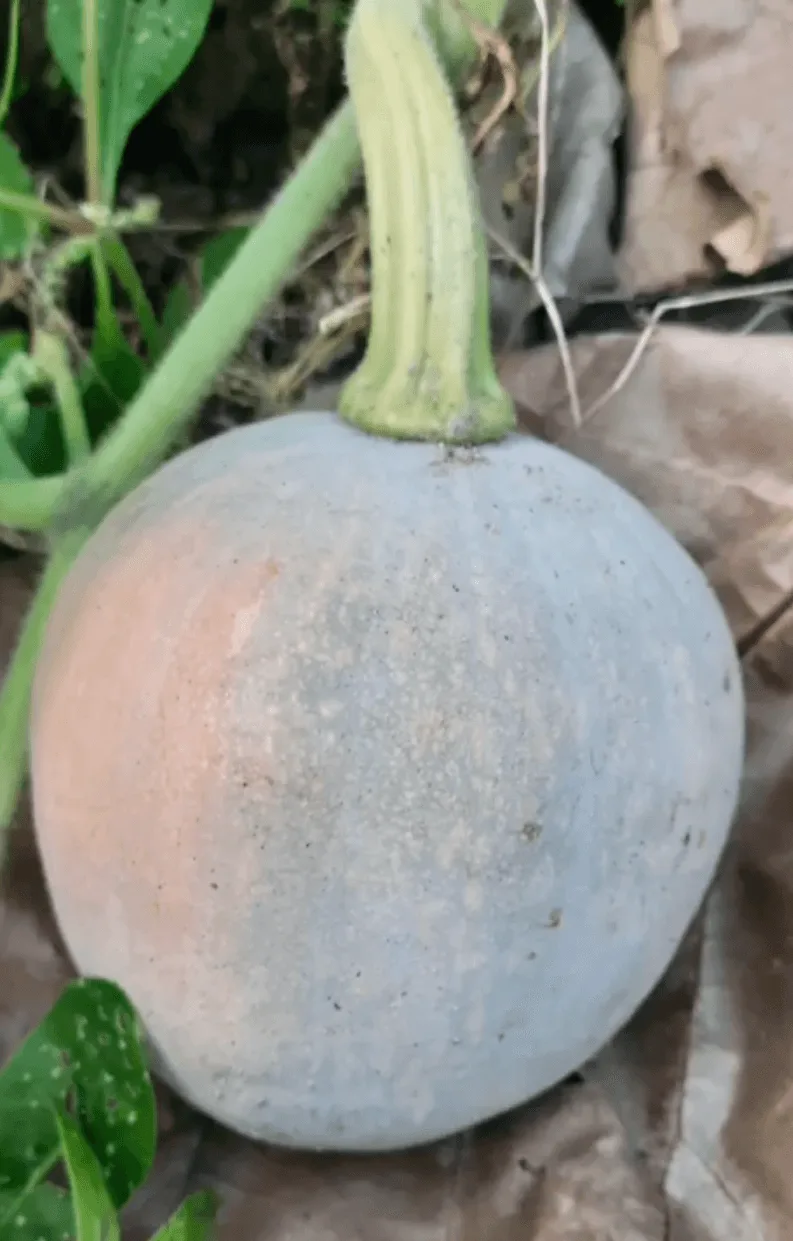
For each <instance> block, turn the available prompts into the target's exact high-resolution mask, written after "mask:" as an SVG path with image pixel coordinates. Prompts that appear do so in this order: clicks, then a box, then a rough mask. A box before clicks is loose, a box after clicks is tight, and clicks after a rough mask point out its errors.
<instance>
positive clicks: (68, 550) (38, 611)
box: [0, 530, 89, 863]
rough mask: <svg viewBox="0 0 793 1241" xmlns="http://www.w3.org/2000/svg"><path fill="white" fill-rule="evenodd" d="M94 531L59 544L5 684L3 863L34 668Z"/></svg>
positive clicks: (0, 809) (0, 734)
mask: <svg viewBox="0 0 793 1241" xmlns="http://www.w3.org/2000/svg"><path fill="white" fill-rule="evenodd" d="M88 533H89V531H87V530H86V531H79V532H78V531H73V532H72V533H71V534H70V535H69V536H68V537H67V538H65V539H63V540H62V541H60V542H59V543H58V544H56V546H55V548H54V549H53V552H52V554H51V556H50V559H49V562H48V564H47V567H46V569H45V570H44V575H43V577H42V579H41V582H40V583H39V587H38V591H37V592H36V597H35V599H34V600H33V604H32V606H31V608H30V610H29V612H28V614H27V617H26V619H25V622H24V625H23V627H22V633H21V635H20V637H19V641H18V642H17V646H16V650H15V651H14V655H13V658H12V660H11V664H10V666H9V668H8V669H7V671H6V674H5V677H4V678H3V684H2V689H0V863H2V853H3V838H4V836H5V834H6V832H7V829H8V828H9V826H10V825H11V822H12V820H13V817H14V812H15V810H16V806H17V802H18V801H19V794H20V792H21V790H22V785H23V784H24V780H25V768H26V762H27V724H28V715H29V711H30V692H31V686H32V683H33V671H34V669H35V666H36V661H37V659H38V655H39V651H40V649H41V643H42V639H43V636H44V630H45V628H46V624H47V619H48V617H49V614H50V610H51V608H52V605H53V603H54V601H55V596H56V594H57V592H58V589H59V587H60V585H61V582H62V581H63V579H64V577H65V576H66V574H67V572H68V571H69V569H70V568H71V566H72V563H73V562H74V559H75V557H76V556H77V553H78V552H79V550H80V548H81V547H82V545H83V543H84V542H85V540H86V538H87V537H88Z"/></svg>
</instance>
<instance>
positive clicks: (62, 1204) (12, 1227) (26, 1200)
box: [0, 1184, 74, 1241]
mask: <svg viewBox="0 0 793 1241" xmlns="http://www.w3.org/2000/svg"><path fill="white" fill-rule="evenodd" d="M0 1220H6V1221H7V1227H6V1228H4V1229H3V1236H4V1237H8V1238H9V1241H12V1239H13V1241H42V1238H44V1239H46V1241H50V1239H52V1241H72V1238H73V1237H74V1211H73V1210H72V1203H71V1199H70V1197H69V1194H68V1193H67V1192H66V1190H65V1189H60V1188H59V1187H58V1186H57V1185H48V1184H44V1185H37V1186H36V1188H35V1189H33V1190H31V1192H30V1193H27V1194H25V1195H24V1197H20V1195H19V1194H10V1193H0Z"/></svg>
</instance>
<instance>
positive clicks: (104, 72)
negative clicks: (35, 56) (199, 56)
mask: <svg viewBox="0 0 793 1241" xmlns="http://www.w3.org/2000/svg"><path fill="white" fill-rule="evenodd" d="M95 3H96V8H97V14H98V31H97V36H98V38H97V44H98V53H99V76H100V83H99V135H100V149H101V176H102V193H103V198H104V201H105V202H106V203H107V204H108V205H110V204H111V203H112V199H113V194H114V190H115V183H116V177H117V175H118V169H119V165H120V163H121V157H122V155H123V153H124V147H125V146H126V143H127V139H128V138H129V135H130V134H131V132H132V130H133V129H134V128H135V126H136V125H137V123H138V121H140V120H141V119H142V118H143V117H144V116H145V115H146V113H147V112H150V111H151V109H152V108H153V107H154V105H155V104H156V103H157V101H158V99H160V98H161V97H162V95H164V94H165V92H166V91H167V90H168V89H169V88H170V87H171V86H173V84H174V82H175V81H176V80H177V79H178V78H179V77H181V75H182V73H184V71H185V69H186V68H187V66H188V65H189V63H190V61H191V60H192V58H193V54H194V52H195V50H196V48H197V47H198V45H199V43H200V42H201V40H202V38H203V36H204V31H205V30H206V26H207V22H208V20H209V14H210V12H211V9H212V3H213V0H95ZM82 29H83V0H47V39H48V42H49V45H50V50H51V52H52V54H53V56H54V57H55V59H56V60H57V62H58V65H59V66H60V68H61V71H62V73H63V75H64V77H65V78H66V80H67V81H68V83H69V85H70V86H71V88H72V90H74V91H75V93H76V94H78V95H80V96H81V97H82V96H83V43H82ZM84 102H85V100H84Z"/></svg>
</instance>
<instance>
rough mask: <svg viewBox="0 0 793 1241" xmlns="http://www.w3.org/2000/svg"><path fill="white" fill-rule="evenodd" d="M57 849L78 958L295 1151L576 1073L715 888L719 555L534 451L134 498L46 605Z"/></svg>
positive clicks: (735, 675)
mask: <svg viewBox="0 0 793 1241" xmlns="http://www.w3.org/2000/svg"><path fill="white" fill-rule="evenodd" d="M31 739H32V773H33V794H34V806H35V816H36V826H37V831H38V838H39V842H40V847H41V852H42V856H43V860H44V866H45V871H46V875H47V879H48V883H49V887H50V890H51V893H52V897H53V901H54V906H55V910H56V913H57V916H58V920H59V922H60V926H61V928H62V931H63V934H64V936H65V939H66V942H67V944H68V945H69V947H70V949H71V951H72V953H73V955H74V958H75V960H76V962H77V964H78V966H79V967H80V968H81V969H82V970H83V971H85V972H88V973H91V974H95V975H106V976H109V977H111V978H113V979H115V980H117V981H118V982H119V983H121V984H122V985H123V986H124V987H125V988H127V990H128V991H129V993H130V994H131V996H132V998H133V1000H134V1002H135V1003H136V1004H137V1005H138V1007H139V1009H140V1011H141V1013H142V1016H143V1018H144V1021H145V1023H146V1026H147V1028H148V1031H149V1034H150V1036H151V1039H152V1041H153V1045H154V1048H155V1051H156V1055H157V1059H158V1064H159V1067H160V1071H161V1072H162V1073H163V1074H164V1075H165V1076H166V1077H167V1078H168V1079H169V1080H170V1081H171V1082H172V1083H173V1084H175V1085H176V1087H177V1088H178V1089H179V1090H180V1091H181V1092H182V1093H183V1094H184V1095H185V1096H186V1097H187V1098H188V1099H190V1100H191V1101H193V1102H194V1103H195V1104H196V1105H197V1106H198V1107H199V1108H201V1109H203V1110H205V1111H206V1112H207V1113H209V1114H211V1115H212V1116H214V1117H216V1118H218V1119H219V1120H220V1121H222V1122H224V1123H225V1124H227V1125H229V1126H230V1127H232V1128H234V1129H236V1130H238V1131H240V1132H242V1133H245V1134H248V1135H250V1136H253V1137H256V1138H261V1139H266V1140H269V1141H272V1142H275V1143H279V1144H283V1145H288V1146H298V1147H307V1148H320V1149H347V1150H364V1151H375V1150H383V1149H389V1148H398V1147H407V1146H410V1145H414V1144H417V1143H421V1142H425V1141H429V1140H432V1139H435V1138H438V1137H440V1136H443V1135H447V1134H450V1133H452V1132H455V1131H458V1130H461V1129H463V1128H465V1127H467V1126H469V1125H471V1124H473V1123H476V1122H478V1121H481V1120H483V1119H485V1118H487V1117H490V1116H493V1115H495V1114H498V1113H500V1112H502V1111H504V1110H506V1109H509V1108H511V1107H513V1106H515V1105H517V1104H520V1103H521V1102H523V1101H525V1100H528V1099H530V1098H532V1097H534V1096H536V1095H537V1094H539V1093H540V1092H542V1091H544V1090H545V1089H547V1088H548V1087H550V1086H552V1085H553V1084H554V1083H556V1082H558V1081H559V1080H561V1079H562V1078H563V1077H565V1076H566V1075H567V1074H568V1073H570V1072H571V1071H572V1070H575V1069H576V1068H578V1067H579V1066H580V1065H581V1064H582V1063H583V1062H584V1061H585V1060H587V1059H588V1058H589V1057H590V1056H591V1055H592V1054H593V1053H595V1052H596V1051H597V1050H598V1049H599V1048H600V1047H602V1046H603V1045H604V1044H605V1043H606V1041H607V1040H608V1039H609V1038H610V1037H611V1036H612V1035H613V1034H614V1033H615V1032H616V1031H617V1030H618V1029H619V1028H620V1027H621V1026H622V1025H623V1024H624V1023H625V1021H626V1020H627V1019H628V1017H629V1016H630V1015H631V1014H632V1012H633V1011H634V1010H635V1009H636V1007H637V1006H638V1005H639V1003H640V1002H641V1001H642V1000H643V998H644V997H645V996H646V995H647V994H648V992H649V991H650V989H651V988H652V987H653V985H654V984H655V983H656V982H657V981H658V979H659V977H660V976H661V974H662V973H663V971H664V969H665V967H666V966H667V964H668V963H669V961H670V959H671V957H672V956H673V954H674V952H675V949H676V948H677V946H678V944H679V942H680V940H681V938H682V936H683V934H684V932H685V931H686V929H687V927H688V926H689V924H690V922H691V920H692V918H693V916H694V914H695V912H696V910H697V908H698V906H699V905H700V903H701V901H702V899H703V896H704V894H705V892H706V889H707V887H708V884H709V882H710V880H711V878H712V876H713V873H714V870H715V867H716V865H717V862H718V859H719V856H720V854H721V852H722V849H723V846H724V843H725V839H726V837H727V833H728V830H729V826H730V822H731V818H732V815H733V811H734V807H735V802H736V796H737V789H738V782H739V776H740V771H741V764H742V755H743V701H742V689H741V678H740V671H739V665H738V662H737V658H736V654H735V651H734V647H733V643H732V641H731V638H730V634H729V632H728V630H727V626H726V623H725V620H724V618H723V615H722V613H721V610H720V608H719V606H718V604H717V602H716V601H715V598H714V597H713V595H712V594H711V592H710V590H709V588H708V586H707V585H706V582H705V580H704V578H703V576H702V574H701V573H700V571H699V569H698V568H697V567H696V566H695V565H694V563H693V562H692V561H691V560H690V558H689V557H688V555H687V554H686V553H685V552H684V551H683V550H682V549H681V548H680V547H679V546H678V544H677V543H676V542H675V541H674V540H673V539H672V538H671V536H670V535H669V534H668V533H667V532H666V531H665V530H663V529H662V527H661V526H660V525H659V524H658V523H657V522H656V521H655V519H654V518H652V517H651V515H650V514H649V513H648V512H647V511H646V510H645V509H644V508H643V507H642V506H641V505H640V504H639V503H638V502H637V501H636V500H634V499H633V498H632V497H631V496H629V495H628V494H627V493H626V492H624V491H623V490H621V489H620V488H619V487H617V486H616V485H615V484H614V483H612V482H611V481H610V480H608V479H606V478H605V477H604V476H603V475H601V474H600V473H598V472H597V471H596V470H594V469H593V468H592V467H590V466H588V465H586V464H584V463H583V462H581V461H579V460H577V459H575V458H574V457H572V456H571V455H568V454H565V453H563V452H561V451H559V450H557V449H555V448H553V447H551V446H549V445H546V444H543V443H540V442H538V441H535V440H532V439H529V438H522V437H514V438H511V439H509V440H508V441H506V442H504V443H501V444H498V445H495V446H492V447H487V448H484V449H481V450H479V451H476V452H472V453H467V452H454V453H449V452H447V451H446V450H445V449H443V448H441V447H438V446H434V445H427V444H416V443H400V444H394V443H390V442H385V441H380V440H378V439H375V438H370V437H368V436H365V435H363V434H360V433H358V432H356V431H354V430H352V429H350V428H349V427H347V426H345V425H344V424H342V423H341V422H340V421H338V420H337V419H336V418H335V417H334V416H332V415H330V414H300V415H291V416H287V417H284V418H280V419H276V420H273V421H270V422H267V423H263V424H258V425H254V426H250V427H246V428H244V429H238V430H235V431H232V432H230V433H228V434H226V435H224V436H222V437H220V438H218V439H215V440H214V441H211V442H209V443H206V444H203V445H201V446H198V447H196V448H193V449H191V450H190V451H188V452H186V453H184V454H182V455H180V456H179V457H177V458H176V459H174V460H173V461H171V462H170V463H169V464H167V465H166V466H165V467H164V468H163V469H161V470H160V471H159V472H158V473H156V474H155V475H154V476H153V477H152V478H151V479H149V480H148V481H147V482H146V483H144V484H143V485H142V486H141V487H140V488H139V489H138V490H137V491H136V492H134V493H133V494H132V495H131V496H130V497H129V498H128V499H127V500H126V501H125V502H123V503H122V504H121V505H120V506H119V507H118V508H117V509H116V510H115V511H114V512H113V513H112V514H111V515H110V517H109V518H108V519H107V520H106V521H105V523H104V524H103V526H102V527H101V528H100V530H99V531H98V533H97V534H96V535H95V536H94V538H93V539H92V540H91V542H90V543H89V544H88V546H87V548H86V549H85V551H84V552H83V554H82V556H81V557H80V559H79V561H78V563H77V565H76V567H75V569H74V571H73V572H72V574H71V576H70V578H69V579H68V580H67V583H66V585H65V586H64V589H63V591H62V593H61V596H60V598H59V601H58V603H57V606H56V609H55V612H54V615H53V618H52V621H51V624H50V627H49V631H48V635H47V641H46V644H45V649H44V652H43V656H42V659H41V662H40V666H39V670H38V675H37V680H36V686H35V695H34V710H33V723H32V738H31Z"/></svg>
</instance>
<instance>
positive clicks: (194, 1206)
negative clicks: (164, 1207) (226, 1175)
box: [151, 1190, 218, 1241]
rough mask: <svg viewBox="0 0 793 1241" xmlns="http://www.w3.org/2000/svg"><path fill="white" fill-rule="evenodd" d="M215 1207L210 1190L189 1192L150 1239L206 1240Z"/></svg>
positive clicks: (216, 1205) (214, 1199) (157, 1240)
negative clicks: (177, 1208) (187, 1196)
mask: <svg viewBox="0 0 793 1241" xmlns="http://www.w3.org/2000/svg"><path fill="white" fill-rule="evenodd" d="M217 1209H218V1201H217V1198H216V1196H215V1195H214V1194H213V1193H212V1192H211V1190H201V1191H200V1192H199V1193H197V1194H191V1196H190V1197H189V1198H187V1199H186V1200H185V1201H184V1202H183V1203H182V1205H181V1206H180V1207H179V1210H178V1211H176V1212H175V1214H173V1215H172V1216H171V1218H170V1219H169V1220H168V1223H167V1224H164V1225H163V1227H162V1228H160V1229H159V1231H158V1232H157V1233H156V1234H155V1235H154V1236H153V1237H152V1239H151V1241H206V1238H208V1237H211V1235H212V1225H213V1224H214V1222H215V1216H216V1214H217Z"/></svg>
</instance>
